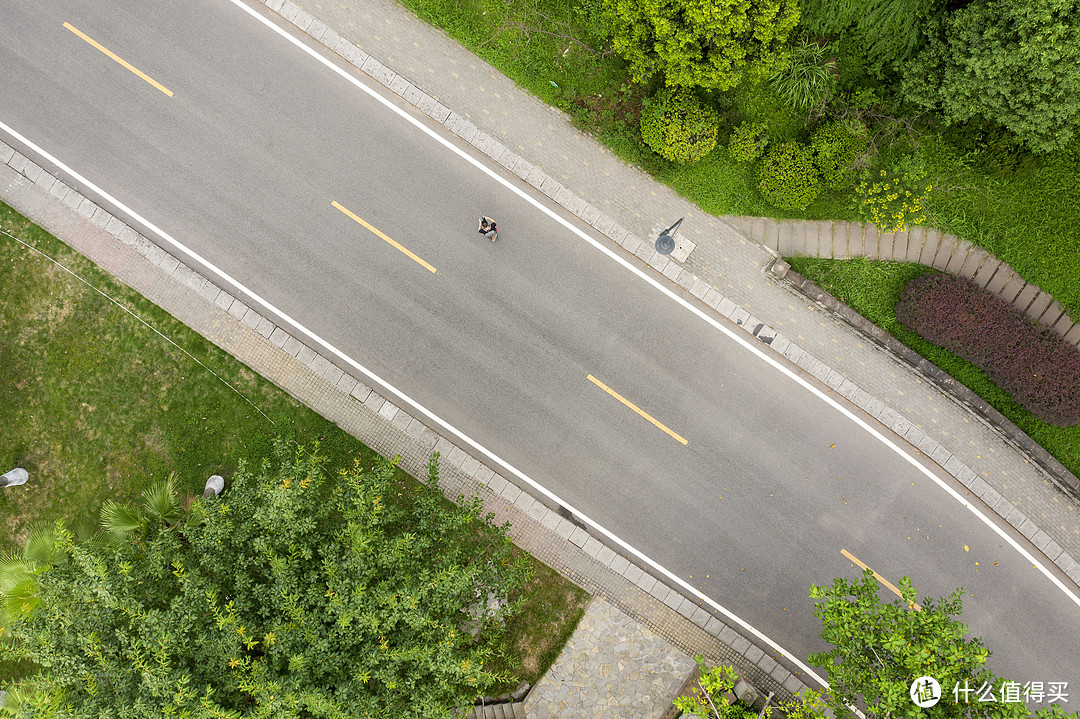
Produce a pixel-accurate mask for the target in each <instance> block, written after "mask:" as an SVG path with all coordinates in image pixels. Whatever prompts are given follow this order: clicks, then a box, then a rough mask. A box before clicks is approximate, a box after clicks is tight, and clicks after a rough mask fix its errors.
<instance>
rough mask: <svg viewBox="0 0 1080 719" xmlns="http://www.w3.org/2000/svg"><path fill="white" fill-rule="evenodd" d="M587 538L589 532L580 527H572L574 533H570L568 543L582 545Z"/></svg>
mask: <svg viewBox="0 0 1080 719" xmlns="http://www.w3.org/2000/svg"><path fill="white" fill-rule="evenodd" d="M588 540H589V533H588V532H586V531H585V530H584V529H582V528H581V527H577V528H576V529H574V533H573V534H571V535H570V543H571V544H575V545H577V546H578V547H584V546H585V542H587V541H588Z"/></svg>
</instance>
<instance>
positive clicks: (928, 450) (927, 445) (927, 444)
mask: <svg viewBox="0 0 1080 719" xmlns="http://www.w3.org/2000/svg"><path fill="white" fill-rule="evenodd" d="M917 446H918V448H919V451H921V452H922V453H923V454H925V455H926V456H927V457H929V456H930V455H932V454H933V453H934V452H935V451H936V450H939V449H941V445H940V444H938V443H937V442H935V441H934V440H933V439H932V438H931V437H926V438H924V439H923V440H922V441H921V442H919V444H918V445H917Z"/></svg>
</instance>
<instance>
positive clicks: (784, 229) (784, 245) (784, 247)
mask: <svg viewBox="0 0 1080 719" xmlns="http://www.w3.org/2000/svg"><path fill="white" fill-rule="evenodd" d="M776 227H777V237H778V239H777V247H776V251H777V252H778V253H779V254H780V256H781V257H791V254H792V251H793V250H794V248H795V245H794V242H793V241H792V239H791V230H792V228H793V223H792V222H790V221H789V220H780V221H779V222H777V223H776Z"/></svg>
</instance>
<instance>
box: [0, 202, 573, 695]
mask: <svg viewBox="0 0 1080 719" xmlns="http://www.w3.org/2000/svg"><path fill="white" fill-rule="evenodd" d="M0 229H2V230H3V233H4V234H0V392H2V398H0V426H2V427H3V435H2V441H0V468H2V469H0V472H6V471H7V470H9V469H11V468H13V467H24V468H26V470H27V471H28V472H29V474H30V480H29V481H28V482H27V483H26V485H24V486H21V487H12V488H7V489H3V490H0V520H2V521H0V549H2V550H3V551H5V552H10V551H16V550H18V549H19V547H20V542H21V539H22V538H24V537H25V535H26V532H27V529H28V528H29V527H30V526H32V525H34V524H35V523H40V522H45V523H52V522H53V521H55V520H58V519H63V520H64V522H65V523H66V525H67V527H68V528H69V529H71V530H72V531H73V532H74V533H75V534H76V536H79V537H87V536H89V535H91V534H93V533H94V532H95V531H96V529H97V526H98V513H99V510H100V507H101V505H102V503H103V502H104V501H105V500H106V499H114V500H118V501H134V500H136V499H137V498H138V497H139V495H140V493H141V492H142V490H143V489H144V488H145V487H146V486H147V485H149V484H152V483H155V482H158V481H160V480H162V479H164V478H165V477H166V476H167V475H168V474H169V473H171V472H175V473H176V476H177V479H178V480H179V483H180V486H181V487H182V488H183V490H184V491H185V492H186V493H188V494H190V495H201V493H202V488H203V485H204V483H205V481H206V478H207V477H209V476H210V475H212V474H220V475H223V476H224V477H225V478H226V481H227V480H228V479H229V477H230V476H231V475H232V473H233V472H234V471H235V470H236V467H237V465H238V463H239V462H240V461H241V460H247V461H256V462H257V461H261V460H262V458H263V457H266V456H269V452H270V445H271V441H272V439H273V438H274V437H275V436H279V435H283V436H286V437H289V438H291V439H295V440H297V441H299V442H303V443H310V442H314V441H318V442H319V443H320V446H321V448H322V453H323V455H324V456H326V457H328V458H329V460H330V463H331V466H330V467H328V469H329V470H330V471H331V472H333V471H336V469H337V468H338V467H339V466H343V465H345V464H346V463H348V464H351V463H352V460H353V458H354V457H357V456H359V457H361V458H367V457H370V456H371V455H372V454H373V452H372V450H370V449H369V448H367V447H366V446H365V445H364V444H362V443H361V442H359V441H358V440H356V439H354V438H353V437H351V436H349V435H348V434H346V433H345V432H343V431H342V430H340V429H339V428H338V427H337V426H336V425H334V424H332V423H330V422H328V421H327V420H325V419H323V418H322V417H320V416H318V415H317V414H315V413H314V412H312V411H311V410H309V409H307V408H306V407H304V406H302V405H301V404H299V403H298V402H296V401H294V400H293V399H292V398H290V397H289V396H288V395H287V394H285V393H284V392H282V391H281V390H279V389H278V388H277V387H275V386H274V385H273V384H271V383H270V382H268V381H266V380H264V379H263V378H261V377H259V376H258V375H256V374H255V373H254V372H252V371H251V370H250V369H248V368H247V367H245V366H244V365H242V364H241V363H240V362H238V361H236V360H235V359H233V358H232V357H231V356H229V355H228V354H226V353H225V352H224V351H222V350H220V349H218V348H217V347H215V346H213V345H211V344H210V343H208V342H207V341H205V340H204V339H203V338H202V337H200V336H199V335H197V334H196V333H195V332H193V331H191V330H190V329H188V328H187V327H185V326H184V325H183V324H181V323H180V322H178V321H177V320H175V319H173V318H172V317H171V316H169V315H168V314H167V313H165V312H164V311H162V310H161V309H159V308H158V307H156V306H154V305H153V304H151V303H150V302H149V301H147V300H146V299H144V298H143V297H142V296H140V295H139V294H138V293H136V292H135V291H133V290H131V289H129V288H127V287H125V286H123V285H121V284H120V283H118V282H116V281H115V280H113V279H112V278H111V277H110V276H109V275H107V273H105V272H103V271H102V270H100V269H99V268H98V267H96V266H95V265H94V264H93V263H91V262H90V261H89V260H87V259H86V258H84V257H82V256H81V255H79V254H78V253H76V252H75V251H73V250H71V249H70V248H68V247H67V246H66V245H64V244H63V243H61V242H59V241H58V240H56V239H55V238H53V237H52V236H50V235H49V234H48V233H46V232H45V231H44V230H42V229H40V228H38V227H37V226H35V225H34V224H32V223H31V222H29V221H28V220H26V219H25V218H23V217H21V216H20V215H18V214H17V213H16V212H14V211H13V210H12V209H11V208H9V207H7V206H6V205H3V204H2V203H0ZM14 238H18V239H19V240H22V241H23V242H25V243H27V244H29V245H31V246H33V247H35V248H37V249H38V250H40V251H41V252H42V253H44V254H46V255H48V256H50V257H52V258H55V259H56V260H57V262H59V263H60V264H61V265H63V266H64V267H66V268H67V269H68V270H70V271H71V272H72V273H74V274H76V275H78V276H79V277H81V278H82V279H84V280H86V283H89V285H92V287H91V286H88V285H87V284H86V283H84V282H81V281H80V280H79V279H76V277H74V276H72V274H70V273H69V272H67V271H65V270H64V269H62V268H61V267H59V266H58V265H57V264H55V263H53V262H52V261H50V260H49V259H46V258H45V257H42V256H41V255H40V254H38V253H37V252H35V251H34V250H32V249H30V248H28V247H25V246H24V245H22V244H20V243H19V242H18V241H16V239H14ZM98 290H100V291H101V292H98ZM102 293H104V294H102ZM105 295H107V296H108V297H106V296H105ZM109 298H112V299H114V300H116V301H117V302H119V303H120V304H122V305H123V306H124V307H125V308H128V309H129V310H131V312H132V313H134V314H135V315H137V316H138V317H140V318H142V319H143V320H145V321H146V322H147V323H148V324H149V325H151V326H152V327H153V329H151V328H150V327H147V326H146V325H145V324H143V323H142V322H140V321H139V320H138V319H136V318H135V317H133V316H132V314H130V313H129V312H127V311H125V310H124V309H122V308H120V307H118V306H117V305H116V304H115V303H114V302H112V301H110V299H109ZM155 330H156V331H155ZM158 333H160V334H158ZM162 335H164V337H162ZM165 338H168V340H166V339H165ZM169 340H171V342H172V343H175V345H178V346H179V347H177V346H175V345H174V344H172V343H170V341H169ZM180 348H183V349H180ZM196 360H198V361H196ZM200 363H202V364H201V365H200ZM215 375H217V376H215ZM401 480H402V481H403V482H412V481H415V480H413V479H412V478H411V477H409V476H408V475H406V474H405V473H404V472H402V473H401ZM533 561H534V563H535V567H536V579H535V580H534V581H533V583H532V584H531V585H530V587H529V588H528V592H527V594H528V595H529V596H530V597H531V599H530V601H529V602H528V603H527V605H526V607H525V610H524V611H523V613H522V615H521V616H519V617H518V619H517V620H516V621H515V622H514V623H513V626H511V627H510V628H509V629H510V631H509V632H508V636H507V637H506V638H505V645H506V652H507V656H506V657H504V658H503V659H502V660H500V661H499V669H502V670H509V671H512V672H514V673H516V674H517V675H518V676H519V678H521V679H524V680H527V681H530V682H535V681H536V679H537V678H539V676H540V675H541V674H542V673H543V671H544V670H546V669H547V666H548V665H549V664H550V663H551V661H552V660H553V659H554V658H555V657H556V656H557V654H558V652H559V650H561V648H562V645H563V644H564V643H565V641H566V639H567V638H568V637H569V636H570V634H571V633H572V632H573V630H574V628H575V627H576V626H577V622H578V620H579V619H580V618H581V615H582V613H583V611H584V606H585V603H586V602H587V601H588V595H587V594H586V593H585V592H584V591H582V590H581V589H579V588H578V587H577V586H575V585H573V584H571V583H570V582H568V581H567V580H565V579H563V578H562V577H561V576H559V575H558V574H557V573H556V572H554V571H553V570H551V569H550V568H548V567H546V566H545V565H543V564H542V563H540V562H539V561H536V560H533ZM519 668H524V669H519ZM11 671H12V668H10V667H7V668H3V669H0V678H5V677H4V676H3V675H6V676H7V677H10V676H11ZM515 686H516V684H515ZM509 688H510V689H513V688H514V687H509Z"/></svg>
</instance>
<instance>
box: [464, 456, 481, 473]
mask: <svg viewBox="0 0 1080 719" xmlns="http://www.w3.org/2000/svg"><path fill="white" fill-rule="evenodd" d="M481 466H482V465H481V464H480V460H478V459H477V458H476V457H466V458H465V461H464V462H462V463H461V473H462V474H464V475H465V476H466V477H475V476H476V472H477V470H479V469H480V467H481Z"/></svg>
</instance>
